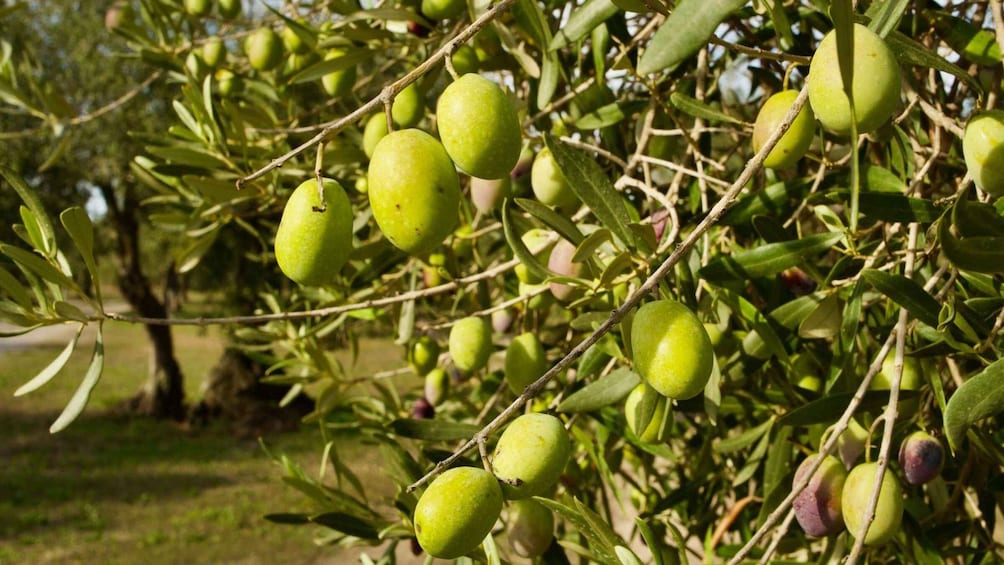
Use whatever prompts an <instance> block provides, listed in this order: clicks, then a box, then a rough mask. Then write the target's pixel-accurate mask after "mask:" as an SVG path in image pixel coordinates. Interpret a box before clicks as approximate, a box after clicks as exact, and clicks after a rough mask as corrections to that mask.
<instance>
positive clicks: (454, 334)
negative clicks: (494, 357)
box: [450, 316, 492, 373]
mask: <svg viewBox="0 0 1004 565" xmlns="http://www.w3.org/2000/svg"><path fill="white" fill-rule="evenodd" d="M491 354H492V328H491V326H490V325H489V324H488V321H487V320H485V319H484V318H482V317H478V316H469V317H467V318H463V319H460V320H457V322H456V323H455V324H453V327H452V328H451V329H450V358H451V359H453V364H454V365H455V366H456V367H457V369H460V370H461V371H462V372H464V373H474V372H476V371H480V370H481V369H482V368H484V366H485V365H487V364H488V357H489V356H491Z"/></svg>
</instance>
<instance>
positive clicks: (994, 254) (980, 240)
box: [938, 222, 1004, 273]
mask: <svg viewBox="0 0 1004 565" xmlns="http://www.w3.org/2000/svg"><path fill="white" fill-rule="evenodd" d="M938 239H939V240H940V241H941V251H942V252H944V254H945V257H948V260H949V261H951V262H952V264H953V265H955V266H956V267H958V268H959V269H962V270H967V271H975V272H977V273H1004V237H967V238H965V239H958V238H956V237H955V236H953V235H952V234H951V233H949V232H948V227H947V222H943V223H942V227H941V229H940V230H939V237H938Z"/></svg>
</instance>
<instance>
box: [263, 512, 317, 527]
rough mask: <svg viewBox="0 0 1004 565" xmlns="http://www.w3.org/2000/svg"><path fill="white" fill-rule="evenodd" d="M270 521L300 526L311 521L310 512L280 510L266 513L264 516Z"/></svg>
mask: <svg viewBox="0 0 1004 565" xmlns="http://www.w3.org/2000/svg"><path fill="white" fill-rule="evenodd" d="M263 517H264V518H265V519H266V520H268V521H269V522H272V523H275V524H290V525H294V526H299V525H303V524H309V523H310V515H309V514H297V513H293V512H280V513H276V514H266V515H265V516H263Z"/></svg>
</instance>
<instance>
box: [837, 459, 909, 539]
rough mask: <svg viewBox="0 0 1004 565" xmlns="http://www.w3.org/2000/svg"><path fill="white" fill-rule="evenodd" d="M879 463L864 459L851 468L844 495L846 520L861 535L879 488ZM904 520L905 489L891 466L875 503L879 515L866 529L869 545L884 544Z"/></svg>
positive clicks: (850, 527) (852, 531)
mask: <svg viewBox="0 0 1004 565" xmlns="http://www.w3.org/2000/svg"><path fill="white" fill-rule="evenodd" d="M877 471H878V463H874V462H872V463H862V464H860V465H858V466H857V467H855V468H853V469H851V472H850V473H848V475H847V480H846V481H845V482H844V491H843V495H842V496H841V503H842V506H843V514H844V524H845V525H846V526H847V531H848V532H850V534H851V535H852V536H857V535H858V533H859V530H860V529H861V526H862V524H863V523H864V522H863V520H864V514H865V509H866V507H867V505H868V501H869V500H871V494H872V490H873V489H874V488H875V477H876V472H877ZM902 522H903V490H902V488H900V486H899V481H898V480H896V476H895V475H893V474H892V472H891V471H890V470H889V469H886V470H885V473H884V474H883V475H882V486H881V492H880V493H879V499H878V505H877V506H876V507H875V519H874V520H873V521H872V523H871V524H870V525H869V526H868V531H867V532H866V533H865V545H868V546H876V545H882V544H885V543H886V542H888V541H889V540H891V539H892V538H893V537H895V536H896V533H897V532H899V529H900V525H901V524H902Z"/></svg>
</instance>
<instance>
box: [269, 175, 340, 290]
mask: <svg viewBox="0 0 1004 565" xmlns="http://www.w3.org/2000/svg"><path fill="white" fill-rule="evenodd" d="M322 186H323V187H324V204H325V209H324V211H318V210H317V209H318V208H320V207H321V206H320V200H319V197H318V194H317V181H316V180H315V179H310V180H308V181H305V182H303V183H302V184H301V185H300V186H298V187H296V190H294V191H293V194H292V195H290V197H289V201H288V202H286V207H285V209H284V210H283V212H282V219H281V220H280V221H279V227H278V229H277V230H276V233H275V259H276V262H278V263H279V268H280V269H282V272H283V273H284V274H285V275H286V276H287V277H289V278H290V279H292V280H294V281H296V282H298V283H300V284H302V285H322V284H329V283H331V282H333V281H334V280H335V277H336V276H337V275H338V272H339V271H340V270H341V268H342V266H343V265H344V264H345V262H346V261H348V259H349V252H351V251H352V217H353V214H352V204H351V203H350V202H349V198H348V196H346V195H345V190H344V189H342V187H341V185H340V184H338V183H337V182H335V181H333V180H331V179H323V183H322Z"/></svg>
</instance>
